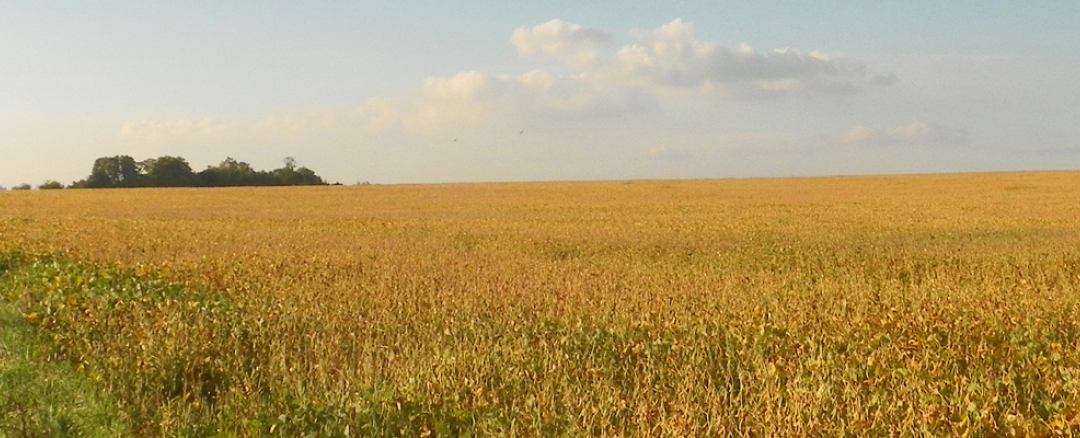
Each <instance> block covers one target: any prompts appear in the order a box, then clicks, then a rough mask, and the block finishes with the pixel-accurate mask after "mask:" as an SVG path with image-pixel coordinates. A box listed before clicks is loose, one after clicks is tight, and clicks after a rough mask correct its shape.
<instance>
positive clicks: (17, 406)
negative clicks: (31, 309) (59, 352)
mask: <svg viewBox="0 0 1080 438" xmlns="http://www.w3.org/2000/svg"><path fill="white" fill-rule="evenodd" d="M43 341H44V340H43V339H42V338H41V337H40V336H39V335H38V333H37V332H36V330H35V329H34V327H33V325H32V324H31V323H30V321H29V320H28V319H27V318H26V317H25V316H24V315H22V313H21V312H20V311H19V310H18V309H17V308H16V306H14V305H13V304H10V303H5V302H3V301H0V437H5V438H6V437H12V438H15V437H20V438H22V437H116V436H123V435H124V432H125V428H124V425H123V423H122V421H121V418H120V417H119V413H118V412H117V410H116V409H115V407H114V405H113V404H112V403H111V402H110V401H109V400H108V399H107V398H105V397H102V396H101V395H99V394H98V392H97V389H96V388H95V386H94V385H93V382H91V381H90V380H89V379H88V378H86V377H85V376H83V375H81V374H79V373H78V372H77V371H76V370H75V369H74V368H73V367H72V366H71V365H70V364H69V363H66V362H64V361H50V360H48V351H49V347H48V346H47V345H45V344H44V342H43Z"/></svg>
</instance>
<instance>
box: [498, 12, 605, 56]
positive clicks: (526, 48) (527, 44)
mask: <svg viewBox="0 0 1080 438" xmlns="http://www.w3.org/2000/svg"><path fill="white" fill-rule="evenodd" d="M610 41H611V35H610V34H609V33H607V32H604V31H602V30H599V29H591V28H587V27H582V26H581V25H578V24H574V23H568V22H565V21H562V20H551V21H549V22H547V23H543V24H538V25H536V26H533V27H532V28H531V29H526V28H524V27H520V28H517V29H515V30H514V34H513V35H512V36H511V37H510V43H511V44H513V45H514V48H516V49H517V52H518V54H520V55H526V56H532V55H538V54H543V55H547V56H551V57H553V58H556V59H559V60H561V61H563V62H566V63H567V64H570V65H571V66H574V67H584V66H587V65H589V64H591V63H593V61H595V60H596V57H597V47H598V46H602V45H604V44H607V43H608V42H610Z"/></svg>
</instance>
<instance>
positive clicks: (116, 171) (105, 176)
mask: <svg viewBox="0 0 1080 438" xmlns="http://www.w3.org/2000/svg"><path fill="white" fill-rule="evenodd" d="M312 185H327V183H326V181H324V180H323V179H322V177H320V176H319V175H316V174H315V172H314V171H312V170H311V169H308V168H306V167H302V166H299V165H297V163H296V160H295V159H294V158H292V157H288V158H285V160H284V166H282V167H281V168H279V169H274V170H270V171H263V170H255V169H253V168H252V167H251V165H250V164H248V163H245V162H243V161H236V160H234V159H233V158H231V157H229V158H226V159H225V161H222V162H221V164H218V165H217V166H207V168H206V170H203V171H201V172H195V171H193V170H192V169H191V165H189V164H188V162H187V160H184V159H183V158H181V157H172V156H164V157H158V158H150V159H146V160H143V161H135V159H134V158H131V157H130V156H127V155H117V156H114V157H102V158H98V159H97V160H95V161H94V167H93V168H92V169H91V170H90V176H88V177H86V178H85V179H83V180H80V181H75V182H73V183H71V185H69V186H67V188H72V189H83V188H86V189H97V188H125V187H237V186H312ZM38 188H39V189H42V190H46V189H62V188H64V185H63V184H61V183H59V182H56V181H46V182H45V183H44V184H41V185H39V186H38ZM14 189H16V190H19V189H23V190H26V189H30V186H29V185H28V184H23V185H22V186H17V187H14Z"/></svg>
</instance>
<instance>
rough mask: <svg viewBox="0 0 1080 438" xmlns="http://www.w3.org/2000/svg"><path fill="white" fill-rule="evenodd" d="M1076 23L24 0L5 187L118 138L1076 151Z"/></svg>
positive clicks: (718, 164)
mask: <svg viewBox="0 0 1080 438" xmlns="http://www.w3.org/2000/svg"><path fill="white" fill-rule="evenodd" d="M755 3H757V4H755ZM1076 22H1080V3H1077V2H1075V1H1041V2H1040V1H1029V2H1020V1H979V2H976V1H950V2H932V1H878V2H862V1H819V2H808V1H801V2H800V1H786V2H785V1H777V2H768V4H762V3H761V2H734V1H730V2H704V1H696V2H687V1H682V2H673V1H665V2H660V1H619V2H614V1H604V2H588V3H585V4H583V3H582V2H576V1H575V2H570V1H545V2H531V1H518V2H490V1H485V2H480V1H474V2H343V1H321V2H284V1H261V2H254V1H233V2H209V1H206V2H199V1H189V2H155V1H142V2H122V1H99V2H92V3H91V2H64V1H48V0H45V1H33V2H31V1H21V0H14V1H7V2H4V3H3V4H2V5H0V156H2V157H3V159H2V160H0V185H2V186H7V187H10V186H12V185H15V184H19V183H23V182H26V183H31V184H40V183H41V182H43V181H44V180H46V179H56V180H60V181H61V182H64V183H70V182H71V181H73V180H76V179H80V178H83V177H85V176H86V175H87V174H88V173H89V170H90V166H91V164H92V163H93V160H94V159H95V158H97V157H101V156H111V155H119V154H125V155H131V156H133V157H135V158H136V159H145V158H151V157H157V156H161V155H177V156H182V157H185V158H187V159H188V161H189V162H190V163H191V164H192V166H193V167H194V168H195V169H196V170H201V169H202V168H205V167H206V166H207V165H210V164H216V163H217V162H219V161H221V160H222V159H224V158H225V157H226V156H231V157H234V158H237V159H240V160H244V161H248V162H250V163H252V164H253V165H254V166H256V167H259V168H273V167H278V166H280V164H281V160H282V159H283V158H284V157H286V156H292V157H296V159H297V160H298V161H299V162H300V163H301V164H303V165H307V166H309V167H311V168H312V169H314V170H316V171H317V172H318V173H320V174H322V175H324V176H325V177H327V178H328V179H330V180H332V181H340V182H343V183H354V182H358V181H372V182H377V183H427V182H458V181H532V180H592V179H642V178H728V177H747V176H794V175H835V174H865V173H923V172H967V171H989V170H1035V169H1077V168H1080V123H1077V121H1080V109H1078V108H1080V105H1077V104H1076V103H1077V102H1080V83H1078V78H1080V30H1078V29H1080V26H1076V25H1075V23H1076Z"/></svg>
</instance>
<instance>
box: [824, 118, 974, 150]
mask: <svg viewBox="0 0 1080 438" xmlns="http://www.w3.org/2000/svg"><path fill="white" fill-rule="evenodd" d="M841 140H842V141H843V142H844V143H848V144H856V145H960V144H965V143H967V141H968V133H967V130H966V129H957V128H950V127H947V126H941V125H935V124H932V123H924V122H915V123H912V124H910V125H906V126H898V127H893V128H884V129H875V128H869V127H866V126H856V127H854V128H852V129H851V130H850V131H848V132H847V133H846V134H844V135H843V136H842V137H841Z"/></svg>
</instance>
